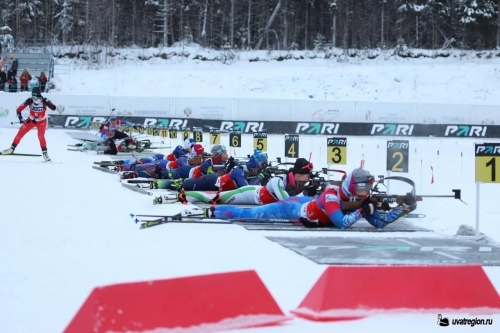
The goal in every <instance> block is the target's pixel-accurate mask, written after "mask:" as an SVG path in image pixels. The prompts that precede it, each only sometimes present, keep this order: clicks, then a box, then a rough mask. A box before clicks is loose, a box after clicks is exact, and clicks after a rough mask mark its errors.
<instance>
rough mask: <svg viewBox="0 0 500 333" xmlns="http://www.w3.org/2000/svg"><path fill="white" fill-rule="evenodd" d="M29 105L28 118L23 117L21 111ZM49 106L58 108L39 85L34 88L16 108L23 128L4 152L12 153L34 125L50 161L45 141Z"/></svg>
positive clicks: (45, 156)
mask: <svg viewBox="0 0 500 333" xmlns="http://www.w3.org/2000/svg"><path fill="white" fill-rule="evenodd" d="M27 107H29V110H30V113H29V115H28V118H26V119H23V116H22V114H21V112H22V111H23V110H24V109H25V108H27ZM47 107H48V108H49V109H51V110H55V109H56V106H55V105H54V104H53V103H52V102H51V101H49V100H48V99H47V98H45V97H43V96H42V94H41V92H40V88H39V87H35V88H33V91H32V92H31V97H30V98H28V99H27V100H26V101H24V103H23V104H21V105H19V107H18V108H17V110H16V111H17V116H18V118H19V122H20V123H21V124H22V125H21V128H20V129H19V132H17V135H16V137H15V138H14V141H13V142H12V146H11V147H10V148H9V149H7V150H4V151H3V152H2V154H5V155H8V154H12V153H13V152H14V150H15V149H16V147H17V145H18V144H19V142H21V139H22V138H23V137H24V136H25V135H26V133H28V132H29V131H30V130H31V129H32V128H33V127H36V129H37V130H38V140H39V141H40V147H41V148H42V154H43V159H44V160H45V161H46V162H47V161H50V158H49V155H48V154H47V143H46V141H45V129H46V128H47V117H46V115H45V111H47Z"/></svg>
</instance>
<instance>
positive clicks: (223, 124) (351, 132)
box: [49, 115, 500, 138]
mask: <svg viewBox="0 0 500 333" xmlns="http://www.w3.org/2000/svg"><path fill="white" fill-rule="evenodd" d="M106 119H107V117H100V116H67V115H50V116H49V127H52V128H89V127H90V125H91V124H92V123H95V122H103V121H105V120H106ZM120 119H123V120H128V121H130V122H133V123H135V124H137V125H141V126H143V127H145V128H147V127H161V128H177V129H181V128H183V127H190V128H195V127H196V128H201V129H202V130H203V132H206V133H209V132H210V129H211V128H216V129H219V130H220V132H221V133H228V132H231V131H241V133H242V134H245V133H257V132H266V133H268V134H300V135H318V134H320V135H339V136H384V137H440V138H446V137H450V138H500V126H499V125H456V124H449V125H437V124H429V125H428V124H389V123H319V122H311V123H306V122H295V121H225V120H214V119H191V118H148V117H120Z"/></svg>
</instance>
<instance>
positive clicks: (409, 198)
mask: <svg viewBox="0 0 500 333" xmlns="http://www.w3.org/2000/svg"><path fill="white" fill-rule="evenodd" d="M401 205H402V206H403V207H404V208H406V209H410V210H414V209H415V208H417V199H416V198H415V196H414V195H413V194H412V193H406V196H405V198H404V200H403V203H402V204H401Z"/></svg>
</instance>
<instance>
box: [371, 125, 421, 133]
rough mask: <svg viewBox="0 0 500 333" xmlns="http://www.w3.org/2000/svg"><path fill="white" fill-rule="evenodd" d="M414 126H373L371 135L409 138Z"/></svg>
mask: <svg viewBox="0 0 500 333" xmlns="http://www.w3.org/2000/svg"><path fill="white" fill-rule="evenodd" d="M413 128H414V125H402V124H373V126H372V131H371V133H370V134H371V135H401V136H404V135H405V136H411V135H412V134H413Z"/></svg>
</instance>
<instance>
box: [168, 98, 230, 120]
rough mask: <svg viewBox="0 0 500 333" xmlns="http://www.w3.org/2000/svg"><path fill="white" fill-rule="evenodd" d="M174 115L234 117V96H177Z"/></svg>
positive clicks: (213, 117) (206, 117)
mask: <svg viewBox="0 0 500 333" xmlns="http://www.w3.org/2000/svg"><path fill="white" fill-rule="evenodd" d="M173 105H174V107H173V108H174V112H173V113H172V117H176V118H195V119H219V120H223V119H233V108H234V98H209V97H196V98H194V97H175V98H173Z"/></svg>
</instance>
